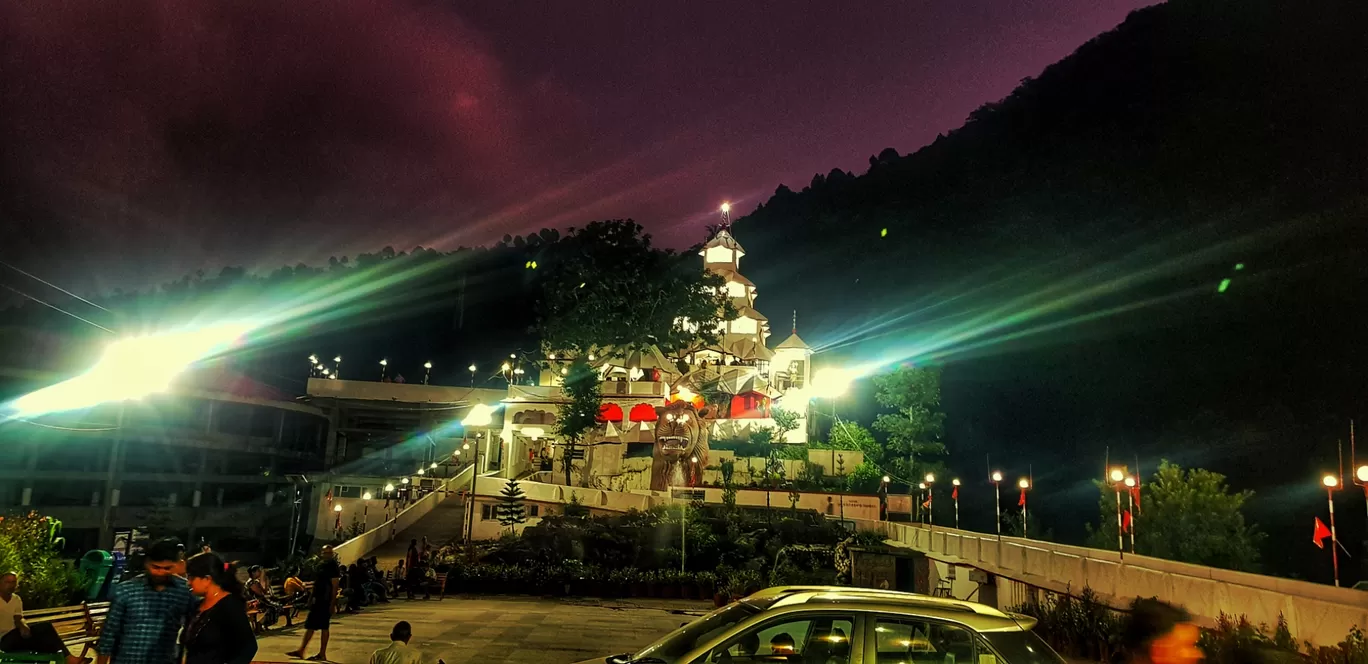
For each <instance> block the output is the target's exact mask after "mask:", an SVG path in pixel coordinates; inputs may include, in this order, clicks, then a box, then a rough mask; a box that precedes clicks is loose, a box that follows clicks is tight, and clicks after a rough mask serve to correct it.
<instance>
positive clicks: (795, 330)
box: [793, 309, 798, 334]
mask: <svg viewBox="0 0 1368 664" xmlns="http://www.w3.org/2000/svg"><path fill="white" fill-rule="evenodd" d="M793 333H794V334H798V310H797V309H794V310H793Z"/></svg>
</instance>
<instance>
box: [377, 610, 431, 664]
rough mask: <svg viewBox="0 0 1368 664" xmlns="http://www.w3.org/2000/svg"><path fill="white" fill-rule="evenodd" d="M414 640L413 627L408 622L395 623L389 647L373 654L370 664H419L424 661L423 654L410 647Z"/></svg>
mask: <svg viewBox="0 0 1368 664" xmlns="http://www.w3.org/2000/svg"><path fill="white" fill-rule="evenodd" d="M412 638H413V627H412V626H410V625H409V624H408V621H407V620H400V621H399V622H397V623H394V629H392V630H390V644H389V646H387V647H384V648H381V649H379V650H377V651H375V652H373V653H371V656H370V664H418V663H419V662H421V661H423V654H422V653H420V652H418V651H417V650H416V649H414V648H410V647H409V645H408V643H409V640H411V639H412Z"/></svg>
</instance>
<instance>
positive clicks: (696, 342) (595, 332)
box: [536, 220, 735, 357]
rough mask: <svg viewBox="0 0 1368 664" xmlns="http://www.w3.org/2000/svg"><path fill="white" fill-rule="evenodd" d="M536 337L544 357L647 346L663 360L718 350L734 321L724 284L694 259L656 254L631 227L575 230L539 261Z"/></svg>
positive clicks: (600, 224)
mask: <svg viewBox="0 0 1368 664" xmlns="http://www.w3.org/2000/svg"><path fill="white" fill-rule="evenodd" d="M538 267H539V269H538V270H537V275H538V276H537V280H538V284H539V289H538V290H539V292H538V298H537V304H536V315H537V323H536V331H537V333H538V334H539V336H540V337H541V341H542V345H543V346H544V347H545V349H546V350H548V351H552V352H558V353H568V354H570V355H579V354H587V353H589V352H590V351H591V350H592V349H594V348H614V349H616V350H618V351H622V352H626V351H631V350H640V349H644V348H647V347H649V346H655V347H656V348H659V349H660V351H661V352H662V353H664V354H665V355H666V356H673V357H678V356H680V355H681V354H683V353H687V352H688V351H689V350H691V349H694V348H697V347H700V346H706V345H711V344H715V343H717V341H718V338H719V332H718V330H719V329H720V328H719V327H718V324H719V323H721V322H722V321H724V320H727V319H729V318H730V317H732V316H733V315H734V314H735V310H734V308H733V307H732V305H731V301H730V299H729V298H727V296H726V294H725V293H726V291H725V289H724V288H723V286H724V283H723V279H722V278H721V277H719V276H717V275H715V274H712V273H710V272H707V271H705V270H703V269H702V267H701V266H700V265H699V263H698V257H697V256H696V255H695V254H694V253H693V252H687V251H686V252H676V251H673V250H668V249H658V248H655V247H653V246H652V245H651V236H650V235H649V234H644V233H642V227H641V225H640V224H638V223H636V222H634V221H631V220H613V221H594V222H590V223H589V224H588V225H587V226H584V227H583V228H575V229H571V230H570V232H569V233H568V234H566V235H565V236H564V237H563V238H562V239H561V240H560V241H559V242H556V243H555V244H554V245H551V246H549V247H548V248H547V249H546V250H545V252H544V253H543V254H542V255H541V258H540V260H539V261H538Z"/></svg>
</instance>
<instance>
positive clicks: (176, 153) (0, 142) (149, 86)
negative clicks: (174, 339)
mask: <svg viewBox="0 0 1368 664" xmlns="http://www.w3.org/2000/svg"><path fill="white" fill-rule="evenodd" d="M1146 4H1151V3H1150V2H1148V1H1147V0H1088V1H1086V2H1085V1H1082V0H1013V1H1010V2H1009V1H1005V0H997V1H988V0H929V1H913V2H906V1H905V2H877V3H860V4H859V5H848V6H842V8H841V9H840V10H839V11H832V8H833V7H834V6H833V5H823V4H819V3H810V4H804V5H802V8H803V9H802V10H801V11H800V10H799V7H800V5H798V4H795V3H792V2H745V3H736V2H720V1H719V2H712V1H706V2H689V3H658V2H598V3H540V2H539V3H530V2H528V3H502V2H484V3H464V4H463V5H460V6H458V5H456V4H455V3H447V4H443V3H405V2H387V1H386V2H382V1H370V0H348V1H347V2H321V1H314V0H300V1H297V2H287V3H274V4H272V3H266V4H262V3H248V4H243V3H184V2H173V1H169V0H167V1H162V2H153V1H148V0H126V1H124V2H118V3H93V2H72V1H61V0H54V1H50V2H10V3H3V4H0V259H3V260H8V261H11V262H17V263H19V264H21V265H24V266H25V267H26V268H28V269H30V270H34V271H38V272H41V273H43V274H44V275H46V276H50V277H56V278H59V279H61V280H62V281H63V282H65V283H67V284H69V285H72V286H74V287H77V288H80V289H92V288H94V289H109V288H113V287H115V286H122V287H125V288H128V287H133V288H138V287H147V286H150V285H153V284H155V283H157V282H160V281H163V280H167V279H170V278H174V277H177V276H179V275H181V274H184V273H186V272H190V271H193V270H195V269H197V268H203V269H205V270H206V271H207V272H211V273H213V272H216V271H217V270H218V268H219V267H221V266H222V265H225V264H242V265H246V266H247V267H249V268H253V269H270V268H273V267H276V266H279V265H281V264H286V263H289V264H293V263H295V262H299V261H305V262H311V263H318V262H321V261H326V259H327V257H328V256H329V255H342V254H349V253H356V252H359V251H372V250H375V249H378V248H379V247H382V246H385V245H392V246H394V247H395V248H396V249H406V248H410V247H412V246H414V245H418V244H422V245H425V246H436V247H438V248H454V247H456V246H457V245H460V244H467V245H471V244H479V243H485V242H488V241H490V240H492V239H496V238H497V237H499V236H501V235H503V234H504V233H519V232H527V231H529V230H534V229H537V228H541V227H544V226H558V227H564V226H569V225H574V224H582V223H583V222H584V221H587V220H591V219H597V218H616V217H633V218H636V219H637V220H638V221H641V222H642V223H643V224H644V225H646V227H647V228H648V229H649V230H651V231H652V232H654V233H655V234H656V235H657V237H659V238H660V239H661V240H662V241H663V242H664V243H666V244H669V245H675V246H682V245H687V244H689V243H691V242H694V241H697V240H699V239H700V237H701V234H702V232H703V230H702V228H703V225H704V224H705V223H707V222H708V221H711V219H712V215H713V214H714V213H713V210H715V207H716V204H717V203H718V202H719V201H721V200H723V199H730V200H732V201H735V202H737V203H738V205H739V209H740V210H742V211H743V212H744V211H747V210H749V209H751V208H753V207H754V205H755V204H756V203H759V202H761V201H763V200H765V198H766V197H768V195H769V194H770V193H771V192H772V191H773V190H774V188H775V186H776V185H778V184H780V183H788V184H790V185H791V186H794V187H795V188H798V187H801V186H802V185H804V184H806V183H807V181H808V180H809V179H810V178H811V176H812V174H813V173H815V172H823V173H825V172H826V171H828V170H830V169H831V168H833V167H840V168H845V169H851V170H855V171H856V172H862V171H863V170H864V168H865V167H866V166H867V158H868V156H869V155H871V154H875V153H877V152H878V151H879V150H881V149H882V148H884V147H889V146H892V147H895V148H897V149H898V150H899V151H901V152H908V151H912V150H915V149H916V148H917V147H919V146H921V145H923V144H925V143H927V142H928V141H930V140H931V139H933V138H935V136H936V134H937V133H939V132H944V131H947V130H949V129H952V128H954V127H956V126H958V125H959V124H961V123H962V121H963V119H964V118H965V116H966V115H967V114H968V113H969V112H970V111H971V110H973V109H974V108H976V107H977V106H979V105H980V104H982V103H984V102H987V101H992V100H996V99H999V98H1001V97H1002V96H1004V95H1005V94H1007V93H1008V92H1010V91H1011V89H1012V88H1013V87H1015V85H1016V84H1017V82H1018V81H1019V80H1020V79H1022V78H1023V77H1026V76H1032V75H1035V74H1037V73H1039V72H1040V70H1041V69H1042V68H1043V67H1045V66H1046V65H1047V64H1049V63H1051V62H1053V61H1055V60H1058V59H1059V58H1061V57H1063V56H1065V55H1067V54H1068V53H1070V52H1071V51H1072V50H1073V49H1074V48H1075V47H1077V46H1078V45H1079V44H1081V43H1083V42H1084V41H1086V40H1087V39H1089V38H1091V37H1092V36H1094V35H1096V34H1098V33H1100V32H1102V31H1105V30H1108V29H1110V28H1111V27H1113V26H1114V25H1116V24H1117V23H1119V22H1120V21H1121V20H1122V19H1123V18H1124V17H1125V15H1126V13H1127V12H1128V11H1130V10H1132V9H1135V8H1137V7H1140V6H1143V5H1146ZM249 5H250V8H249Z"/></svg>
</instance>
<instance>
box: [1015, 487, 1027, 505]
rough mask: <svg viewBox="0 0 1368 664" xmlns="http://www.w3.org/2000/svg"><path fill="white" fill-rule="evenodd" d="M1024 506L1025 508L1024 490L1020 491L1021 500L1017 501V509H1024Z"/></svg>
mask: <svg viewBox="0 0 1368 664" xmlns="http://www.w3.org/2000/svg"><path fill="white" fill-rule="evenodd" d="M1025 506H1026V490H1025V489H1022V490H1021V499H1020V500H1018V501H1017V507H1025Z"/></svg>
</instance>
